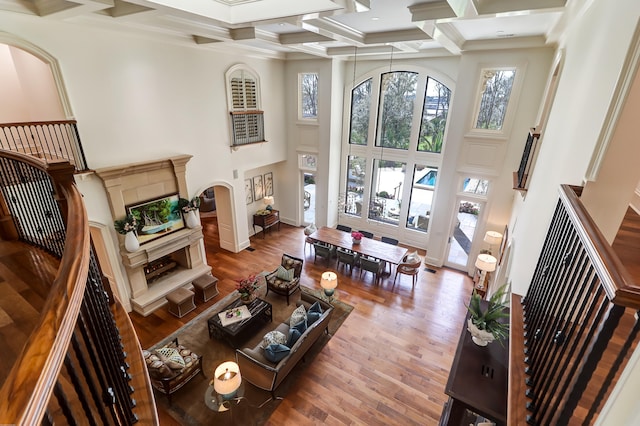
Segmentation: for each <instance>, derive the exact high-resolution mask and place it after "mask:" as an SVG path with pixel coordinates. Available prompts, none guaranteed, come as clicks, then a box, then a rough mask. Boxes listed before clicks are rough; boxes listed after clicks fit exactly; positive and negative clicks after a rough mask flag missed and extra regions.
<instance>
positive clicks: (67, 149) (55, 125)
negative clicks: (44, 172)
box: [0, 120, 89, 171]
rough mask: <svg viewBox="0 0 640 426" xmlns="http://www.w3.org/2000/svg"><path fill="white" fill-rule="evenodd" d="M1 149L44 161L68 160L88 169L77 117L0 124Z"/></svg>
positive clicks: (76, 165)
mask: <svg viewBox="0 0 640 426" xmlns="http://www.w3.org/2000/svg"><path fill="white" fill-rule="evenodd" d="M0 149H4V150H7V151H14V152H19V153H22V154H27V155H30V156H34V157H37V158H39V159H41V160H42V161H44V162H45V163H50V162H56V161H59V160H67V161H68V162H69V163H71V164H72V165H73V166H75V168H76V171H86V170H88V169H89V166H88V165H87V159H86V158H85V156H84V150H83V149H82V143H81V142H80V133H79V132H78V123H77V122H76V121H75V120H61V121H34V122H23V123H0Z"/></svg>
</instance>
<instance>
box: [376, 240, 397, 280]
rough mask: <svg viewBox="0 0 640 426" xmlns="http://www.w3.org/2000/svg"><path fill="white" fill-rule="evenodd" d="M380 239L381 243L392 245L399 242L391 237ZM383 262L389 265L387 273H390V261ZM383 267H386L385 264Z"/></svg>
mask: <svg viewBox="0 0 640 426" xmlns="http://www.w3.org/2000/svg"><path fill="white" fill-rule="evenodd" d="M380 241H382V242H383V243H387V244H391V245H393V246H397V245H398V243H399V241H398V240H396V239H395V238H391V237H380ZM385 263H386V264H387V265H388V266H389V275H391V262H385ZM385 269H386V266H385Z"/></svg>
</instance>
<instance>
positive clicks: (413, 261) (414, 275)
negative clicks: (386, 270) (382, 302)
mask: <svg viewBox="0 0 640 426" xmlns="http://www.w3.org/2000/svg"><path fill="white" fill-rule="evenodd" d="M421 264H422V258H421V257H420V256H418V255H415V257H412V258H409V257H407V256H405V257H404V258H403V259H402V262H400V263H399V264H398V266H397V267H396V274H395V275H394V277H393V286H392V287H394V286H395V285H396V279H397V278H398V274H401V275H411V283H412V285H413V287H414V288H415V286H416V281H417V279H418V273H419V272H420V265H421Z"/></svg>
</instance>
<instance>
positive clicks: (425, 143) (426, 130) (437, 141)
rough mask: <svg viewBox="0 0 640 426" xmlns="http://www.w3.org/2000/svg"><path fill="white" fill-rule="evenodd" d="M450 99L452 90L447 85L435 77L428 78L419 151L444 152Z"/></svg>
mask: <svg viewBox="0 0 640 426" xmlns="http://www.w3.org/2000/svg"><path fill="white" fill-rule="evenodd" d="M450 99H451V90H449V88H448V87H447V86H445V85H444V84H442V83H440V82H439V81H437V80H434V79H433V78H428V79H427V87H426V93H425V96H424V105H423V108H422V122H421V123H420V136H419V139H418V151H422V152H435V153H440V152H442V144H443V142H444V130H445V126H446V124H447V114H448V113H449V101H450Z"/></svg>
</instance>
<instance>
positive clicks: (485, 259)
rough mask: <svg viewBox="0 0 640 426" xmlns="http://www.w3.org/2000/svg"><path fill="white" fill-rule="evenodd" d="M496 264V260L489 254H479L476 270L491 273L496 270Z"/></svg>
mask: <svg viewBox="0 0 640 426" xmlns="http://www.w3.org/2000/svg"><path fill="white" fill-rule="evenodd" d="M497 263H498V259H496V258H495V257H493V256H491V255H490V254H479V255H478V258H477V259H476V268H478V269H480V270H481V271H486V272H493V271H495V270H496V264H497Z"/></svg>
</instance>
